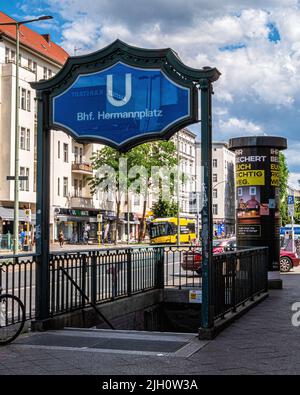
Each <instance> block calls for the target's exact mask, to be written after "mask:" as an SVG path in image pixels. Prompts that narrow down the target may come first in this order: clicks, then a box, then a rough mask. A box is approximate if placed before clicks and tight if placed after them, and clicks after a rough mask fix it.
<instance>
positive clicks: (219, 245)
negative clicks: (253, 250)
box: [181, 238, 300, 274]
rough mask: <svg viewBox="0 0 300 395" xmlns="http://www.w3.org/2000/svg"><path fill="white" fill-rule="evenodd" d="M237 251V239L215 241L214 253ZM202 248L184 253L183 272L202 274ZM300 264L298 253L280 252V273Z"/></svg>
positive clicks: (282, 250) (195, 248)
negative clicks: (189, 271)
mask: <svg viewBox="0 0 300 395" xmlns="http://www.w3.org/2000/svg"><path fill="white" fill-rule="evenodd" d="M236 249H237V244H236V238H231V239H220V240H214V241H213V253H214V254H221V253H222V252H226V251H235V250H236ZM201 262H202V255H201V248H200V247H199V248H197V247H194V248H193V249H192V250H190V251H186V252H184V253H183V260H182V262H181V267H182V269H183V270H191V271H195V272H196V273H198V274H201ZM299 264H300V258H299V257H298V255H297V253H296V252H292V251H288V250H285V249H281V250H280V271H281V272H283V273H286V272H288V271H290V270H291V269H292V268H293V267H295V266H298V265H299Z"/></svg>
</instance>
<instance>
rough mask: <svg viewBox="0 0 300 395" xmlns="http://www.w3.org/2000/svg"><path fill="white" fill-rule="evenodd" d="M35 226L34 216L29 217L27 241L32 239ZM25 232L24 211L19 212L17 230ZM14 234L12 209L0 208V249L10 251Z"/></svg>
mask: <svg viewBox="0 0 300 395" xmlns="http://www.w3.org/2000/svg"><path fill="white" fill-rule="evenodd" d="M34 225H35V214H32V215H31V223H30V225H29V230H30V233H29V240H32V239H33V235H34ZM22 229H24V230H25V231H26V230H27V222H25V210H19V230H22ZM13 232H14V209H13V208H11V207H0V249H3V250H5V249H11V248H12V243H13Z"/></svg>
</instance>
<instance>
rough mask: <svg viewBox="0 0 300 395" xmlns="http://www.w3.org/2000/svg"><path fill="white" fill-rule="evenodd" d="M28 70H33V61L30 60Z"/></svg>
mask: <svg viewBox="0 0 300 395" xmlns="http://www.w3.org/2000/svg"><path fill="white" fill-rule="evenodd" d="M28 68H29V70H32V59H28Z"/></svg>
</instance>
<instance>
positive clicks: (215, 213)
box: [212, 204, 218, 215]
mask: <svg viewBox="0 0 300 395" xmlns="http://www.w3.org/2000/svg"><path fill="white" fill-rule="evenodd" d="M212 211H213V215H218V205H217V204H213V207H212Z"/></svg>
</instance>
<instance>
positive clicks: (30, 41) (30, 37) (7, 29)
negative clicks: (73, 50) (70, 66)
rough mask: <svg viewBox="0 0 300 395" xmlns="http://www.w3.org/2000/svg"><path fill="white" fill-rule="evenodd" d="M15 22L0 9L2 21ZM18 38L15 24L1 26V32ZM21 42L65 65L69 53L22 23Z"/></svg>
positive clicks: (0, 20)
mask: <svg viewBox="0 0 300 395" xmlns="http://www.w3.org/2000/svg"><path fill="white" fill-rule="evenodd" d="M5 22H15V20H14V19H12V18H11V17H10V16H8V15H6V14H4V13H3V12H1V11H0V23H5ZM1 33H2V34H5V35H6V36H8V37H11V38H13V39H14V40H15V39H16V28H15V26H0V34H1ZM20 43H21V44H23V45H25V46H27V47H28V48H31V49H32V50H34V51H36V52H39V53H40V54H41V55H42V56H45V57H47V58H50V59H52V60H54V61H55V62H57V63H59V64H61V65H63V64H64V63H65V62H66V60H67V59H68V57H69V54H68V53H67V52H66V51H65V50H64V49H63V48H62V47H60V46H59V45H57V44H55V43H54V42H53V41H51V40H46V38H45V37H43V36H42V35H41V34H39V33H37V32H35V31H34V30H31V29H29V28H28V27H27V26H26V25H20Z"/></svg>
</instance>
